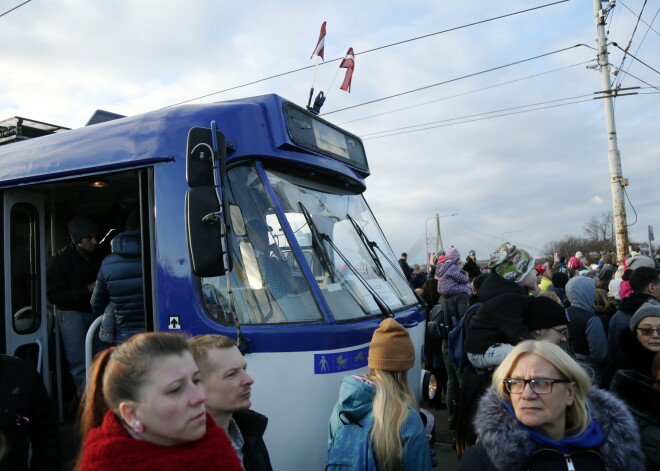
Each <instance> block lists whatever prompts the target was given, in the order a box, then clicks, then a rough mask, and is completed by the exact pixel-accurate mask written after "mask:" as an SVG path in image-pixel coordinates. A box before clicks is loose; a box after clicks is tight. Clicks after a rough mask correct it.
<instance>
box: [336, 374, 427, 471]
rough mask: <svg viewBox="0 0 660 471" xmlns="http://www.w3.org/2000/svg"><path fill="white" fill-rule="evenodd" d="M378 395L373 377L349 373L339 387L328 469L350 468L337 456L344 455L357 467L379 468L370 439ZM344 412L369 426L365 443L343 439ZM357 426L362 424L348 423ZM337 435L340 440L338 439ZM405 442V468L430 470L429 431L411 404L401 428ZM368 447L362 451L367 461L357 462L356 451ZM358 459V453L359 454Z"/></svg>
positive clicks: (365, 432)
mask: <svg viewBox="0 0 660 471" xmlns="http://www.w3.org/2000/svg"><path fill="white" fill-rule="evenodd" d="M375 396H376V386H375V385H374V384H373V383H371V382H370V381H369V380H366V379H364V378H361V377H357V376H346V377H344V379H343V380H342V382H341V386H340V388H339V401H338V402H337V404H336V405H335V408H334V409H333V411H332V415H331V416H330V423H329V439H328V455H329V459H328V465H327V466H326V470H339V469H347V468H345V467H341V466H340V465H339V464H338V463H337V460H335V459H334V458H341V461H343V462H349V463H350V464H351V465H352V466H353V468H348V469H355V470H356V471H357V470H360V471H363V470H365V471H366V470H368V471H377V470H378V467H377V466H376V462H375V459H374V456H373V451H372V449H371V445H370V444H369V443H368V441H369V438H368V437H369V430H370V429H371V426H372V425H373V421H374V417H373V400H374V397H375ZM340 412H347V413H348V414H350V416H351V417H352V418H353V419H354V420H357V421H358V422H360V423H361V424H363V425H364V427H366V429H364V433H362V434H361V440H362V442H361V443H355V442H354V441H352V442H350V443H348V442H347V441H346V440H341V438H340V437H341V434H339V433H337V432H338V430H339V429H340V427H345V425H344V422H343V421H342V420H346V419H345V418H342V417H344V414H342V417H340ZM348 426H355V427H358V425H348ZM335 434H337V437H338V438H337V440H335ZM399 434H400V437H401V442H402V445H403V463H402V464H403V467H402V468H401V469H402V471H430V470H431V453H430V451H431V450H430V447H429V443H428V441H427V439H426V432H425V430H424V424H423V423H422V419H421V418H420V416H419V414H418V413H417V411H415V409H413V408H412V407H408V417H407V418H406V420H405V422H404V423H403V426H402V427H401V430H400V431H399ZM365 448H366V449H367V450H368V452H365V453H363V454H362V456H363V457H365V456H366V463H365V462H362V463H357V462H355V461H353V460H351V458H353V456H354V455H353V453H356V450H364V449H365ZM355 458H356V459H357V456H355Z"/></svg>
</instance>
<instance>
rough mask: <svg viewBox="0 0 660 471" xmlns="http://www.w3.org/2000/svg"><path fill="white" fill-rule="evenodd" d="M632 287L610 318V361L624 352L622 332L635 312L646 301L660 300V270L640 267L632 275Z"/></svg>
mask: <svg viewBox="0 0 660 471" xmlns="http://www.w3.org/2000/svg"><path fill="white" fill-rule="evenodd" d="M630 288H632V290H633V292H632V293H631V294H630V296H627V297H625V298H623V299H622V300H621V303H620V304H619V310H618V311H617V312H616V313H614V315H613V316H612V318H611V319H610V325H609V329H608V333H607V337H608V339H607V357H608V359H609V361H610V362H614V361H616V360H618V359H620V358H621V356H622V355H623V352H622V351H621V347H620V344H619V337H620V336H621V332H623V331H624V330H627V329H628V326H629V325H630V320H631V319H632V316H633V314H635V313H636V312H637V309H639V308H640V307H641V306H642V304H644V303H647V302H648V303H658V302H660V270H656V269H655V268H650V267H639V268H637V269H635V270H634V271H633V272H632V274H631V275H630Z"/></svg>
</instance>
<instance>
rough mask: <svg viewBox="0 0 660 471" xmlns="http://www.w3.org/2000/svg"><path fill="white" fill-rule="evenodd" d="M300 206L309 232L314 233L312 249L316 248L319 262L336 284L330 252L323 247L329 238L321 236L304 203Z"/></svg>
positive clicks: (300, 203)
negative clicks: (325, 239) (325, 240)
mask: <svg viewBox="0 0 660 471" xmlns="http://www.w3.org/2000/svg"><path fill="white" fill-rule="evenodd" d="M298 206H299V207H300V211H301V212H302V214H303V216H304V217H305V221H307V227H309V231H310V232H311V233H312V248H314V247H316V254H317V255H318V257H319V260H320V261H321V265H323V268H325V269H326V271H327V272H328V274H329V276H330V280H331V281H332V282H333V283H334V282H335V281H336V280H335V267H334V265H333V264H332V262H331V261H330V257H329V256H328V252H327V251H326V250H325V247H324V246H323V239H324V238H327V237H328V236H327V235H326V234H321V233H320V232H319V229H318V228H317V227H316V224H314V221H313V220H312V216H310V214H309V211H307V208H306V207H305V205H304V204H302V201H299V202H298Z"/></svg>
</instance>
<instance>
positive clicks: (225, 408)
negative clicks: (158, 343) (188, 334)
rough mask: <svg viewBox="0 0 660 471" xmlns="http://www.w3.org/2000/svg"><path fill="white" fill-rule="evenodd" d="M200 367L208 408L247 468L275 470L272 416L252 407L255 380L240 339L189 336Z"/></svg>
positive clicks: (251, 469)
mask: <svg viewBox="0 0 660 471" xmlns="http://www.w3.org/2000/svg"><path fill="white" fill-rule="evenodd" d="M188 345H189V346H190V350H191V351H192V354H193V357H194V358H195V362H196V363H197V366H198V367H199V374H200V379H201V383H200V387H201V388H202V391H203V392H204V395H205V396H206V410H207V411H208V412H209V414H211V417H213V420H214V421H215V423H216V424H217V425H218V426H219V427H220V428H222V429H223V430H224V431H225V432H226V433H227V435H228V436H229V440H230V441H231V444H232V446H233V447H234V450H236V454H237V455H238V457H239V458H240V459H241V462H242V464H243V467H244V468H245V471H272V470H273V468H272V466H271V464H270V457H269V456H268V450H267V449H266V444H265V443H264V439H263V436H264V433H265V432H266V426H267V425H268V418H267V417H266V416H264V415H261V414H259V413H257V412H255V411H253V410H251V409H250V406H251V405H252V403H251V401H250V395H251V390H252V384H254V380H253V379H252V377H251V376H250V375H249V374H248V373H247V371H246V370H247V362H246V361H245V357H244V356H243V354H242V353H241V352H240V350H239V349H238V347H237V346H236V342H235V341H234V340H233V339H230V338H229V337H225V336H224V335H200V336H197V337H193V338H191V339H188Z"/></svg>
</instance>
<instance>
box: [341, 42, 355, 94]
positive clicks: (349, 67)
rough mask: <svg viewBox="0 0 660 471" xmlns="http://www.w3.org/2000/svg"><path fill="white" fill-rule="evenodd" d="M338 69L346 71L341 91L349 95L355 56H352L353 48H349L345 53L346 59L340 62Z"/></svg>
mask: <svg viewBox="0 0 660 471" xmlns="http://www.w3.org/2000/svg"><path fill="white" fill-rule="evenodd" d="M339 67H341V68H344V69H346V75H345V76H344V83H342V84H341V87H339V88H341V89H342V90H344V91H346V92H348V93H351V79H352V78H353V69H354V68H355V54H353V48H352V47H349V48H348V51H347V52H346V57H344V60H343V61H341V64H339Z"/></svg>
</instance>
